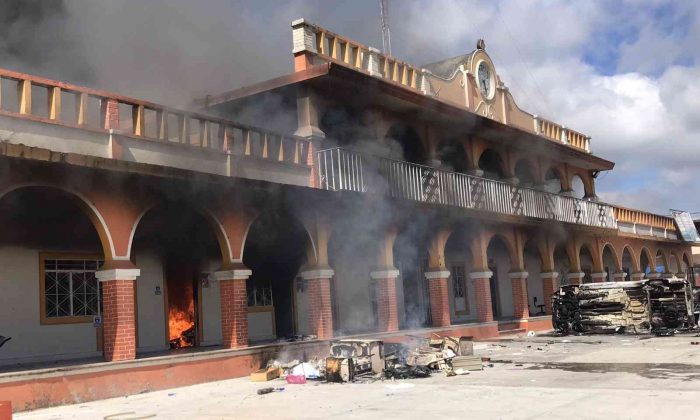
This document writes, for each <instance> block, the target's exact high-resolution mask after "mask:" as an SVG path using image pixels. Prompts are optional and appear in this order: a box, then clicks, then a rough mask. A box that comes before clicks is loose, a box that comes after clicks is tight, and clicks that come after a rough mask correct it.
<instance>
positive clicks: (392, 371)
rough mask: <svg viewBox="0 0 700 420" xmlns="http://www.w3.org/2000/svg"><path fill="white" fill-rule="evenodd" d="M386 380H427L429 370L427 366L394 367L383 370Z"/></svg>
mask: <svg viewBox="0 0 700 420" xmlns="http://www.w3.org/2000/svg"><path fill="white" fill-rule="evenodd" d="M384 376H385V377H386V378H387V379H413V378H427V377H428V376H430V368H428V367H427V366H406V365H395V366H392V367H391V368H387V369H386V370H384Z"/></svg>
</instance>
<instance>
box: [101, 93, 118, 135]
mask: <svg viewBox="0 0 700 420" xmlns="http://www.w3.org/2000/svg"><path fill="white" fill-rule="evenodd" d="M100 113H101V115H102V127H103V128H104V129H105V130H109V129H114V130H117V129H119V102H117V101H116V100H115V99H103V100H102V103H101V104H100Z"/></svg>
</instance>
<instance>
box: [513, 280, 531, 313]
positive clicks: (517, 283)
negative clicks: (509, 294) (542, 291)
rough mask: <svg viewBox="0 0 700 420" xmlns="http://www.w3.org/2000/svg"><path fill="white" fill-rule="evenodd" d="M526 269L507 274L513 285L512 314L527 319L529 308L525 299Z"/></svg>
mask: <svg viewBox="0 0 700 420" xmlns="http://www.w3.org/2000/svg"><path fill="white" fill-rule="evenodd" d="M528 274H529V273H528V272H527V271H516V272H512V273H509V274H508V277H510V281H511V284H512V287H513V316H514V317H515V319H528V318H529V317H530V310H529V309H528V301H527V276H528Z"/></svg>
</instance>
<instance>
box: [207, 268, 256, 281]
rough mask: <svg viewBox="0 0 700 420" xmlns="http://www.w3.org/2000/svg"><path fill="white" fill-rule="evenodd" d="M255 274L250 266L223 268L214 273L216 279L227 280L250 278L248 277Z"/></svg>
mask: <svg viewBox="0 0 700 420" xmlns="http://www.w3.org/2000/svg"><path fill="white" fill-rule="evenodd" d="M252 274H253V270H250V269H248V268H245V269H236V270H223V271H217V272H215V273H214V279H215V280H216V281H226V280H248V278H249V277H250V276H251V275H252Z"/></svg>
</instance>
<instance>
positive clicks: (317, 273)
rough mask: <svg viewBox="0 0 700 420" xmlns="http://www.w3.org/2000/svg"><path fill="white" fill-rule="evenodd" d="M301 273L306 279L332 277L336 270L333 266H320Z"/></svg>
mask: <svg viewBox="0 0 700 420" xmlns="http://www.w3.org/2000/svg"><path fill="white" fill-rule="evenodd" d="M299 275H300V276H301V277H302V278H303V279H304V280H311V279H330V278H332V277H333V276H334V275H335V270H333V269H332V268H320V269H316V270H309V271H303V272H301V273H299Z"/></svg>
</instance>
